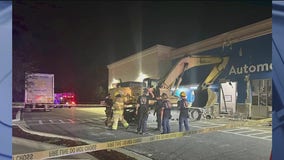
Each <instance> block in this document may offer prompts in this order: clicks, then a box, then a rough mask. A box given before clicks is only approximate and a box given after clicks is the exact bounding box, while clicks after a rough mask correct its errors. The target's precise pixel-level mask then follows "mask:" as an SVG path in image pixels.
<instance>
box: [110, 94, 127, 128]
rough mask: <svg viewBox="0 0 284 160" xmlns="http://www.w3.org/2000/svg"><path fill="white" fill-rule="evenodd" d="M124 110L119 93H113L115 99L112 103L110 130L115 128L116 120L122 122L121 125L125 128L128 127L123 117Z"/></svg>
mask: <svg viewBox="0 0 284 160" xmlns="http://www.w3.org/2000/svg"><path fill="white" fill-rule="evenodd" d="M123 112H124V101H123V98H122V96H121V94H119V93H115V100H114V104H113V124H112V130H117V126H118V121H120V122H121V123H122V125H123V126H124V127H125V129H128V127H129V124H128V123H127V121H126V120H125V119H124V117H123Z"/></svg>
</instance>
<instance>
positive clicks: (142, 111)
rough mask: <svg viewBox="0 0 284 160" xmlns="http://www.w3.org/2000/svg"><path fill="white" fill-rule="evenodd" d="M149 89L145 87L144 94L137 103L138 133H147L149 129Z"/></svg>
mask: <svg viewBox="0 0 284 160" xmlns="http://www.w3.org/2000/svg"><path fill="white" fill-rule="evenodd" d="M147 93H148V90H147V89H144V90H143V94H142V95H141V96H139V97H138V100H137V105H136V115H137V116H138V127H137V134H145V133H146V129H147V120H148V113H149V96H147Z"/></svg>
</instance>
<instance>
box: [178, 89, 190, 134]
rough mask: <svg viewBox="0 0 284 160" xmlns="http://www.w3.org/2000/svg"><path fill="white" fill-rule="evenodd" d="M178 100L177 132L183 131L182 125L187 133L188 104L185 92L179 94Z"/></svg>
mask: <svg viewBox="0 0 284 160" xmlns="http://www.w3.org/2000/svg"><path fill="white" fill-rule="evenodd" d="M180 98H181V99H180V100H179V101H178V102H177V105H178V109H179V110H180V112H179V132H182V131H183V125H184V128H185V130H186V131H189V124H188V121H189V115H188V102H187V99H186V94H185V92H181V93H180Z"/></svg>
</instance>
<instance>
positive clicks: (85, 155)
mask: <svg viewBox="0 0 284 160" xmlns="http://www.w3.org/2000/svg"><path fill="white" fill-rule="evenodd" d="M12 141H13V143H15V144H21V145H24V146H28V147H30V148H35V149H37V150H41V149H43V150H50V149H54V148H64V147H65V146H59V145H54V144H49V143H43V142H38V141H34V140H29V139H24V138H19V137H13V139H12ZM64 157H66V156H64ZM68 157H70V158H72V159H73V158H75V159H81V158H83V159H94V160H99V159H97V158H95V157H94V156H92V155H89V154H88V153H81V154H77V155H70V156H68Z"/></svg>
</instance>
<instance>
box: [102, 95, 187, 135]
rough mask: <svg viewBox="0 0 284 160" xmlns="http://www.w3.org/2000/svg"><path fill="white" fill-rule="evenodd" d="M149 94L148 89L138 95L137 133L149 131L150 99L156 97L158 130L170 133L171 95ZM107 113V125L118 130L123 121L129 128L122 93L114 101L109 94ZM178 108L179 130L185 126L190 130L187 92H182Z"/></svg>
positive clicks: (136, 111) (162, 132)
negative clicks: (154, 95)
mask: <svg viewBox="0 0 284 160" xmlns="http://www.w3.org/2000/svg"><path fill="white" fill-rule="evenodd" d="M151 95H153V94H149V92H148V89H144V90H143V94H142V95H140V96H139V97H138V100H137V105H136V110H135V114H136V116H137V120H138V124H137V134H145V133H146V132H147V120H148V116H149V110H150V109H149V101H150V100H151V99H153V98H155V100H156V102H155V111H154V115H156V118H157V130H159V131H161V134H166V133H170V131H171V128H170V124H169V123H170V119H171V117H172V116H171V109H172V104H171V102H170V101H169V97H168V95H167V94H166V93H163V94H162V95H157V97H152V96H151ZM105 102H106V105H107V106H106V110H105V112H106V115H107V119H106V121H105V124H106V126H108V127H110V128H112V130H117V126H118V122H119V121H121V123H122V124H123V126H124V127H125V128H126V129H127V128H128V127H129V124H128V123H127V121H126V120H125V119H124V117H123V112H124V104H123V98H122V97H121V95H120V94H117V95H115V97H114V101H112V99H111V98H110V95H109V94H108V96H107V98H106V100H105ZM177 104H178V108H179V110H180V114H179V131H180V132H182V131H183V126H184V128H185V130H186V131H189V113H188V108H189V105H188V102H187V99H186V94H185V92H181V93H180V100H179V101H178V102H177Z"/></svg>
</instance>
